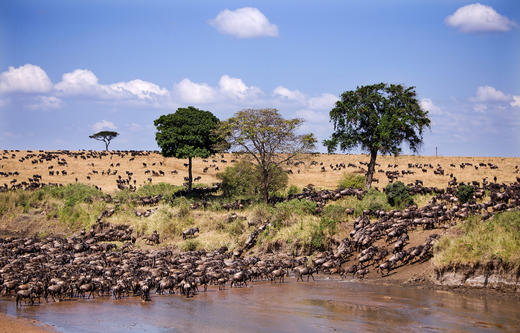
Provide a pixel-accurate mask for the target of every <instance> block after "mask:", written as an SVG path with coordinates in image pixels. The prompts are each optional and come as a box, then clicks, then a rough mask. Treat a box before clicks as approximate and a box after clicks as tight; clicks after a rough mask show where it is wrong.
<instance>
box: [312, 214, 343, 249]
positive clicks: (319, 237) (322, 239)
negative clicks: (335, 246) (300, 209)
mask: <svg viewBox="0 0 520 333" xmlns="http://www.w3.org/2000/svg"><path fill="white" fill-rule="evenodd" d="M336 227H337V222H336V221H334V220H333V219H329V218H326V217H322V218H321V220H320V223H319V224H318V225H313V226H312V229H311V234H310V242H309V247H310V252H311V253H312V252H314V251H323V250H326V249H327V248H328V245H329V243H328V240H329V238H330V237H332V236H333V235H334V233H335V232H336Z"/></svg>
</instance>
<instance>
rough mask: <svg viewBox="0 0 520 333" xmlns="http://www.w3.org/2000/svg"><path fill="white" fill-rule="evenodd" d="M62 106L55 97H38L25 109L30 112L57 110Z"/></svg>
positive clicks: (59, 100)
mask: <svg viewBox="0 0 520 333" xmlns="http://www.w3.org/2000/svg"><path fill="white" fill-rule="evenodd" d="M62 104H63V103H62V101H61V99H59V98H57V97H55V96H38V97H36V102H35V103H33V104H29V105H28V106H27V107H28V108H29V109H32V110H50V109H59V108H60V107H61V106H62Z"/></svg>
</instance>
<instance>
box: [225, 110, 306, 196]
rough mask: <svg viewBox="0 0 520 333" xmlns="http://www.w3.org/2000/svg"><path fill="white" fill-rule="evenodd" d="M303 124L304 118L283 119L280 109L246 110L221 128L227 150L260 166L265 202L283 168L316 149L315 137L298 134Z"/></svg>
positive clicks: (236, 114) (238, 113)
mask: <svg viewBox="0 0 520 333" xmlns="http://www.w3.org/2000/svg"><path fill="white" fill-rule="evenodd" d="M302 123H303V120H302V119H288V120H286V119H284V118H283V117H282V116H281V115H280V113H278V110H277V109H245V110H242V111H239V112H237V113H235V115H234V116H233V117H232V118H230V119H228V120H227V121H224V122H222V123H221V125H220V126H219V131H218V132H219V133H220V135H221V136H222V137H223V138H225V139H226V142H227V143H228V144H229V146H228V147H229V148H231V149H232V150H234V151H235V152H237V153H244V154H245V156H249V157H250V159H251V160H252V161H253V163H254V164H255V165H256V166H257V168H258V170H259V173H260V183H261V186H262V189H261V192H262V194H263V199H264V201H265V202H268V200H269V189H270V187H271V186H270V185H271V183H272V182H273V181H275V178H276V176H277V171H279V169H280V165H281V164H282V163H285V162H287V161H289V160H291V159H293V158H294V157H295V156H297V155H298V154H300V153H306V152H310V151H311V149H313V148H314V147H315V143H316V139H315V138H314V135H313V134H304V135H298V134H296V130H297V129H298V127H300V126H301V125H302Z"/></svg>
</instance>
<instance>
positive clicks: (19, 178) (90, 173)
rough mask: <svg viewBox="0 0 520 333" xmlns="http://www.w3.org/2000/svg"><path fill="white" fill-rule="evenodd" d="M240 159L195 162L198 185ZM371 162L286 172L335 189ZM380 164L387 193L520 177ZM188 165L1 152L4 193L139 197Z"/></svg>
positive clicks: (490, 166) (306, 164) (485, 163)
mask: <svg viewBox="0 0 520 333" xmlns="http://www.w3.org/2000/svg"><path fill="white" fill-rule="evenodd" d="M234 158H237V157H234V156H232V155H230V154H222V155H215V156H213V157H211V158H209V159H194V166H193V176H194V180H195V181H196V182H197V181H200V182H203V183H206V184H212V183H214V182H217V178H216V173H217V172H219V171H223V170H224V168H225V167H226V166H229V165H230V164H231V163H232V162H234V161H235V159H234ZM365 160H366V157H364V156H360V155H327V154H321V155H320V154H317V155H305V156H303V157H302V159H301V160H293V161H289V162H287V163H286V164H284V169H285V171H286V172H287V173H288V174H289V179H290V183H292V184H296V185H298V186H300V187H303V186H305V185H307V184H308V183H316V185H317V186H322V187H327V188H330V187H335V186H336V185H337V182H338V180H339V179H340V178H341V175H342V174H343V173H344V172H348V173H359V174H363V173H365V172H366V168H367V162H366V161H365ZM378 161H380V163H378V164H377V170H376V174H375V178H374V182H376V184H375V185H376V186H382V187H384V186H385V184H386V183H388V182H393V181H395V180H402V181H403V182H405V183H410V182H415V181H419V182H424V184H426V185H428V186H437V187H443V186H445V184H446V183H447V182H448V181H452V180H455V178H458V180H459V181H465V182H467V181H471V180H474V179H482V178H486V177H487V178H488V179H489V180H490V181H494V182H497V181H500V182H511V181H514V180H515V174H518V173H519V172H520V170H519V169H518V164H519V161H518V159H515V158H509V159H504V158H447V157H439V158H438V159H437V158H433V157H416V156H411V157H406V156H402V157H399V158H397V159H395V158H393V157H388V156H381V157H379V158H378ZM418 161H420V162H418ZM183 162H184V160H177V159H173V158H168V159H166V158H164V157H162V156H161V155H160V153H158V152H154V151H110V152H105V151H92V150H88V151H87V150H81V151H68V150H57V151H44V150H39V151H31V150H27V151H20V150H3V151H0V191H7V190H9V189H19V188H23V189H36V188H39V187H41V186H43V185H49V184H50V185H59V184H68V183H74V182H78V183H86V184H91V185H94V186H97V187H100V188H102V189H103V190H104V191H113V190H122V189H128V190H131V191H134V190H136V189H137V188H138V186H141V185H143V184H149V183H156V182H167V183H171V184H176V185H182V184H183V182H184V181H185V179H184V178H185V176H186V175H187V164H186V163H183ZM498 163H500V165H499V164H498ZM448 177H449V178H448ZM495 177H497V178H496V179H495Z"/></svg>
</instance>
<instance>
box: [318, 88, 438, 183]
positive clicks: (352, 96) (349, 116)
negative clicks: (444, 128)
mask: <svg viewBox="0 0 520 333" xmlns="http://www.w3.org/2000/svg"><path fill="white" fill-rule="evenodd" d="M329 115H330V120H331V122H332V123H333V124H334V132H333V133H332V136H331V138H330V139H328V140H325V141H324V144H325V146H326V147H327V149H328V151H329V153H331V152H334V151H335V149H336V148H337V147H338V145H339V148H340V149H341V150H343V151H345V150H351V149H354V148H356V147H361V149H362V150H364V151H367V152H368V153H369V154H370V162H369V164H368V170H367V180H366V187H367V188H370V186H371V183H372V179H373V175H374V170H375V163H376V157H377V154H378V153H382V154H393V155H398V154H400V153H401V151H402V148H401V145H402V143H403V142H406V143H408V146H409V148H410V150H411V151H413V152H417V151H418V149H419V147H420V145H421V144H422V142H423V137H422V135H423V131H424V129H425V128H429V127H430V119H429V118H428V112H427V111H424V110H422V109H421V107H420V105H419V102H418V100H417V98H416V93H415V87H409V88H405V87H403V86H402V85H400V84H390V85H389V84H386V83H378V84H373V85H367V86H361V87H357V89H356V90H352V91H346V92H344V93H343V94H342V95H341V100H339V101H338V102H336V105H335V107H334V108H333V109H332V110H331V111H330V113H329Z"/></svg>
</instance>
